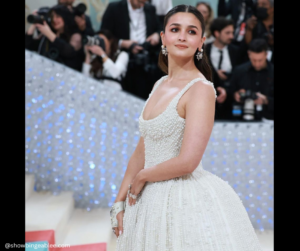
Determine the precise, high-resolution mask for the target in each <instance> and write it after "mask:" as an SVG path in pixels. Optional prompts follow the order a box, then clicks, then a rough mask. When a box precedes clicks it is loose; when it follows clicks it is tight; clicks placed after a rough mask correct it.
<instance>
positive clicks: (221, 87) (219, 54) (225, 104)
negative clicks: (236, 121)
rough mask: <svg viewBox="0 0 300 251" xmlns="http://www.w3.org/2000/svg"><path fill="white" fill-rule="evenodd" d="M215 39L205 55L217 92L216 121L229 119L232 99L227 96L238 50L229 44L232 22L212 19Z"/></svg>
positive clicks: (219, 18)
mask: <svg viewBox="0 0 300 251" xmlns="http://www.w3.org/2000/svg"><path fill="white" fill-rule="evenodd" d="M210 31H211V34H212V35H213V36H214V37H215V40H214V41H213V42H212V43H209V44H207V45H206V47H205V49H206V53H207V57H208V60H209V63H210V64H211V68H212V73H213V82H214V85H215V87H216V90H217V92H218V97H217V100H216V101H217V102H216V113H215V114H216V119H231V103H232V97H231V95H229V93H228V92H229V90H230V78H231V73H232V70H233V69H234V68H235V66H236V65H237V62H238V51H239V48H238V47H237V46H235V45H233V44H231V42H232V40H233V32H234V28H233V21H232V20H231V19H226V18H225V17H218V18H216V19H214V20H213V21H212V23H211V26H210Z"/></svg>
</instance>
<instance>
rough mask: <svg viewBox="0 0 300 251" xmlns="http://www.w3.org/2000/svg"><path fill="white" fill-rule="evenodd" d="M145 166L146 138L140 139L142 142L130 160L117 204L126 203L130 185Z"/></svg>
mask: <svg viewBox="0 0 300 251" xmlns="http://www.w3.org/2000/svg"><path fill="white" fill-rule="evenodd" d="M144 164H145V148H144V138H143V137H140V140H139V142H138V144H137V146H136V148H135V150H134V152H133V154H132V155H131V157H130V159H129V162H128V165H127V169H126V172H125V175H124V178H123V181H122V184H121V187H120V189H119V193H118V195H117V197H116V200H115V202H118V201H125V199H126V195H127V191H128V185H129V184H130V183H131V182H132V180H133V179H134V177H135V176H136V174H137V173H139V171H141V170H142V169H143V168H144Z"/></svg>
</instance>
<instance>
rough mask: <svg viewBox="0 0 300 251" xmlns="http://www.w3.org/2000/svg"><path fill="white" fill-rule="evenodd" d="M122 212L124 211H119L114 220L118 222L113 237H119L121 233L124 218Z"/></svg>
mask: <svg viewBox="0 0 300 251" xmlns="http://www.w3.org/2000/svg"><path fill="white" fill-rule="evenodd" d="M124 212H125V211H121V212H119V213H118V214H117V216H116V218H117V221H118V227H115V228H114V229H115V235H116V236H117V237H119V235H121V234H122V233H123V217H124Z"/></svg>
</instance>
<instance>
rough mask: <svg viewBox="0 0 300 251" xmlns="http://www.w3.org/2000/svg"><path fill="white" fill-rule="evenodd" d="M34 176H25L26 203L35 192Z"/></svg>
mask: <svg viewBox="0 0 300 251" xmlns="http://www.w3.org/2000/svg"><path fill="white" fill-rule="evenodd" d="M34 182H35V180H34V174H25V201H27V200H28V198H29V197H30V195H31V194H32V193H33V192H34Z"/></svg>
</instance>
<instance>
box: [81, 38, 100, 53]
mask: <svg viewBox="0 0 300 251" xmlns="http://www.w3.org/2000/svg"><path fill="white" fill-rule="evenodd" d="M82 44H83V45H87V46H93V45H98V46H100V47H101V48H102V49H103V50H104V51H105V43H104V40H103V38H102V37H99V36H98V35H95V36H93V37H91V36H85V37H83V39H82Z"/></svg>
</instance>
